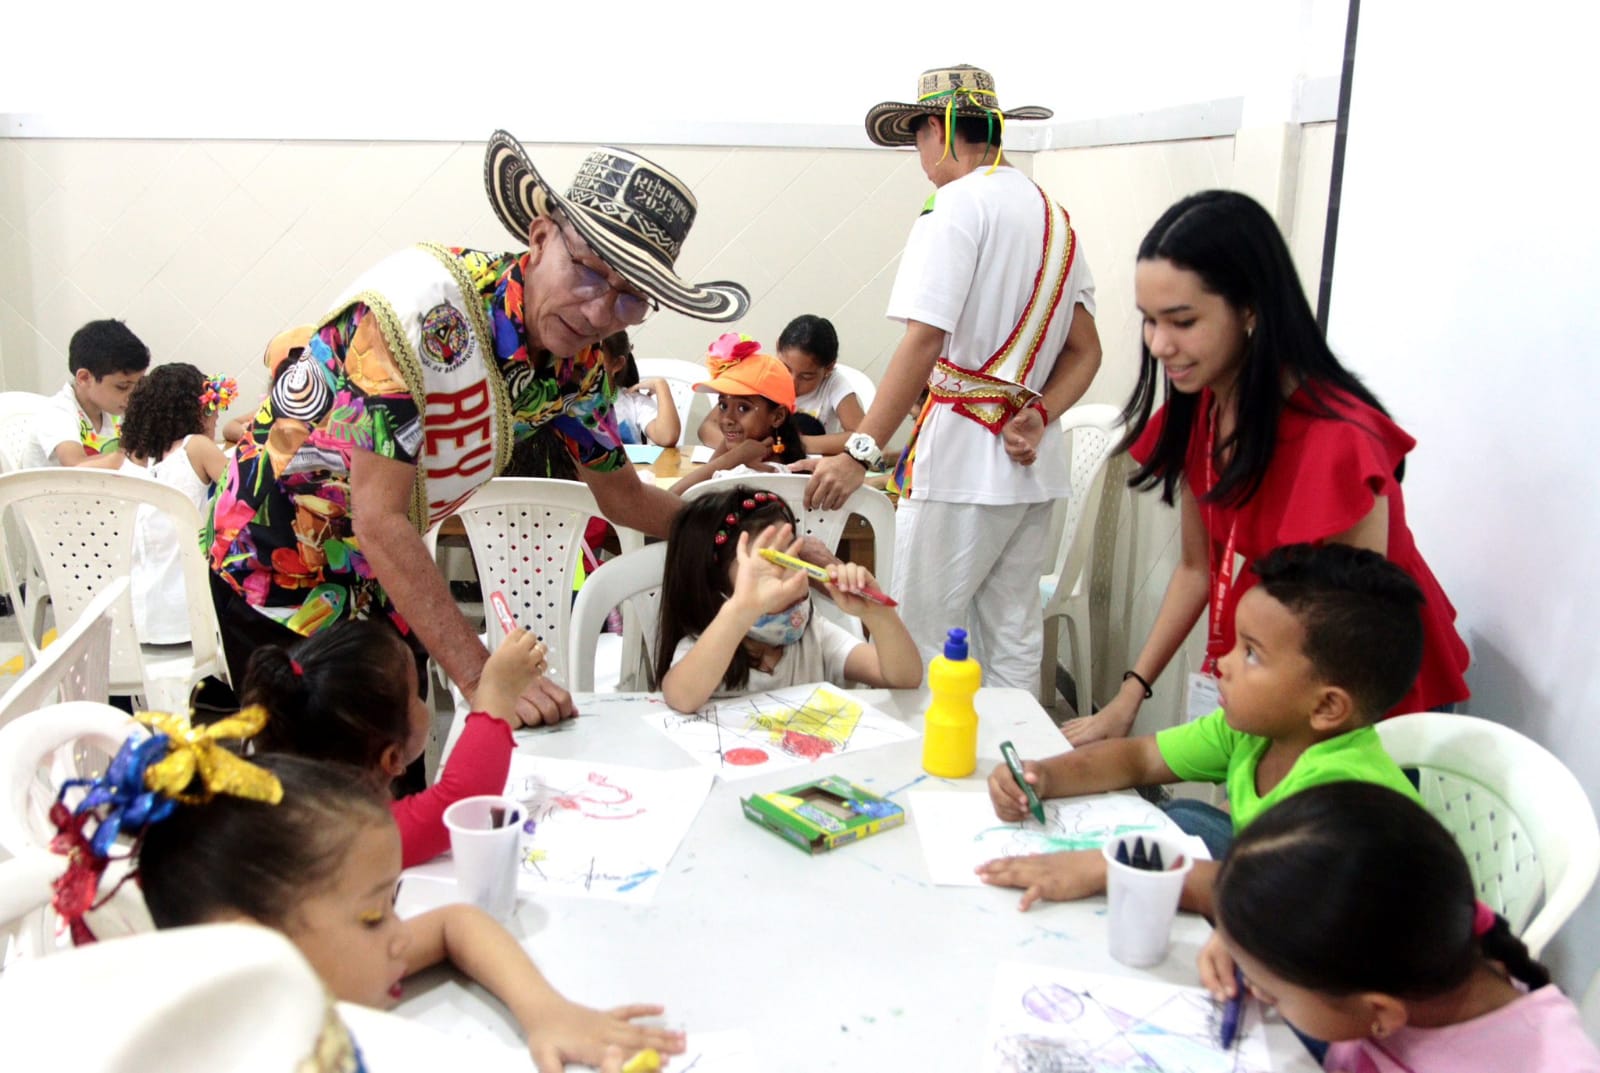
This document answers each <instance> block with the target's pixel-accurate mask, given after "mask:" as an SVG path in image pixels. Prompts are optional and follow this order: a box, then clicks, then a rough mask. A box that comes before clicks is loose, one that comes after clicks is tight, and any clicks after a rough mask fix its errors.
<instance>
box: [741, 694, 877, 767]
mask: <svg viewBox="0 0 1600 1073" xmlns="http://www.w3.org/2000/svg"><path fill="white" fill-rule="evenodd" d="M860 722H861V705H860V704H859V703H858V702H856V701H854V700H851V699H850V698H849V697H846V696H843V695H841V694H839V693H835V692H833V691H832V690H830V689H817V690H815V691H813V692H812V694H811V696H809V697H807V698H806V700H805V701H804V702H803V703H801V704H797V705H788V704H785V705H782V706H780V707H776V708H771V709H766V710H761V711H756V712H754V713H752V714H751V716H750V722H749V724H748V726H747V729H750V730H758V729H759V730H764V731H766V732H767V737H768V741H769V742H770V743H771V744H773V745H776V746H778V747H780V748H782V749H783V750H784V751H785V752H788V753H791V754H793V755H798V756H808V757H811V758H815V757H816V756H819V755H822V754H824V753H832V752H837V751H838V750H840V749H843V748H844V747H845V746H846V745H847V744H848V743H849V741H850V736H851V735H852V734H854V733H855V731H856V724H858V723H860Z"/></svg>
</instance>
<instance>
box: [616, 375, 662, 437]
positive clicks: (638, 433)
mask: <svg viewBox="0 0 1600 1073" xmlns="http://www.w3.org/2000/svg"><path fill="white" fill-rule="evenodd" d="M613 410H614V411H615V413H616V415H617V428H618V429H619V430H621V433H622V442H623V443H649V442H650V437H649V435H648V434H646V432H645V429H647V428H649V427H650V422H652V421H654V420H655V419H656V414H658V413H659V412H660V411H659V410H658V409H657V407H656V399H655V396H654V395H646V394H645V393H644V392H642V391H636V390H634V389H633V388H623V389H622V390H621V391H618V392H617V401H616V404H615V405H614V407H613Z"/></svg>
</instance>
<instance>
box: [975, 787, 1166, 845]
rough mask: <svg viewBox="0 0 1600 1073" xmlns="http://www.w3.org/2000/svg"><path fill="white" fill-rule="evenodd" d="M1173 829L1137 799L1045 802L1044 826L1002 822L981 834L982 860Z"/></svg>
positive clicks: (1143, 801) (1091, 843)
mask: <svg viewBox="0 0 1600 1073" xmlns="http://www.w3.org/2000/svg"><path fill="white" fill-rule="evenodd" d="M1170 830H1172V822H1171V821H1170V820H1168V819H1167V817H1166V814H1165V813H1163V812H1162V811H1161V810H1160V809H1158V808H1156V807H1155V806H1154V805H1152V804H1150V803H1148V802H1146V801H1145V800H1144V799H1143V798H1138V797H1128V796H1120V797H1100V798H1093V799H1090V800H1084V801H1075V800H1071V799H1066V800H1058V801H1046V802H1045V803H1044V823H1042V824H1040V823H1033V822H1024V823H1003V824H995V825H993V826H991V827H986V828H984V829H983V830H982V831H979V832H978V833H977V835H976V836H975V837H974V841H976V842H979V843H982V844H983V854H984V859H985V860H989V859H992V858H995V857H1020V856H1024V855H1026V854H1030V853H1059V852H1061V851H1062V850H1077V849H1099V848H1100V847H1101V846H1103V845H1105V844H1106V843H1107V842H1108V841H1110V840H1111V839H1113V838H1119V837H1121V836H1122V835H1130V834H1137V833H1141V832H1156V831H1170Z"/></svg>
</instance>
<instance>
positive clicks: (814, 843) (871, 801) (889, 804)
mask: <svg viewBox="0 0 1600 1073" xmlns="http://www.w3.org/2000/svg"><path fill="white" fill-rule="evenodd" d="M743 804H744V814H745V816H746V817H748V818H749V819H750V820H752V821H754V822H756V823H759V824H760V825H761V826H763V827H765V828H766V829H767V830H769V831H771V832H773V833H774V834H776V835H779V836H781V837H783V838H786V839H788V840H789V841H790V842H793V843H794V844H795V845H796V846H799V847H800V848H801V849H803V850H805V851H806V852H807V853H810V854H813V855H815V854H818V853H825V852H827V851H828V850H830V849H834V848H835V847H837V846H842V845H844V844H845V843H847V842H855V841H857V840H859V839H863V838H866V837H867V836H868V835H873V834H877V833H878V832H879V831H887V830H889V829H890V828H892V827H899V826H900V825H901V824H903V823H905V822H906V813H905V809H903V808H901V807H900V806H899V805H897V804H895V803H894V802H893V801H889V800H886V799H885V798H882V797H879V796H878V795H877V794H874V793H871V792H869V791H867V790H863V789H862V788H861V787H859V786H856V785H855V784H853V783H849V782H846V781H845V780H844V779H841V778H838V777H836V776H829V777H827V778H825V779H816V780H814V781H812V782H807V783H802V784H800V785H799V786H792V787H790V788H789V789H787V790H779V791H777V792H776V793H770V794H752V795H751V796H749V797H747V798H744V799H743Z"/></svg>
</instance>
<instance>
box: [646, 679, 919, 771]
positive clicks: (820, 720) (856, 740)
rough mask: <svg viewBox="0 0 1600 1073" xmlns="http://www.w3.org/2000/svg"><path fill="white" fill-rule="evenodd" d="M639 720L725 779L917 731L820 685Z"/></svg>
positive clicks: (884, 742)
mask: <svg viewBox="0 0 1600 1073" xmlns="http://www.w3.org/2000/svg"><path fill="white" fill-rule="evenodd" d="M640 718H642V719H644V720H645V722H646V723H648V724H649V725H651V726H653V727H655V728H656V729H657V730H659V731H661V732H662V733H663V734H665V735H666V736H667V737H669V738H671V739H672V740H673V741H674V742H675V743H677V744H678V745H679V746H681V747H682V748H683V750H684V751H685V752H687V753H688V754H689V755H690V756H692V757H694V758H695V759H696V760H697V761H699V762H700V763H701V764H703V765H705V766H706V767H708V768H710V769H711V770H712V771H715V772H716V773H717V774H718V775H721V776H722V777H723V778H724V779H729V780H732V779H744V778H749V777H750V776H752V775H762V774H766V773H767V772H769V771H777V770H781V769H783V768H798V767H804V766H806V765H809V764H812V763H815V762H816V761H818V760H820V759H822V758H823V757H825V756H835V755H837V754H839V753H845V752H852V751H855V750H858V749H870V748H872V747H873V746H875V745H890V744H893V743H894V742H897V741H907V740H909V739H911V738H915V737H916V736H917V734H916V731H914V730H912V729H911V728H910V727H908V726H906V725H905V724H904V723H902V722H901V721H900V720H898V719H896V718H895V717H894V716H892V715H890V714H888V713H887V712H884V711H880V710H879V709H877V708H874V707H872V706H871V705H870V704H863V703H862V702H861V701H860V700H859V699H857V698H856V697H854V696H853V695H851V694H850V693H849V692H848V691H847V690H842V689H838V688H836V687H834V686H831V685H826V684H820V683H813V684H811V685H803V686H791V687H790V688H788V689H779V690H774V691H773V692H771V693H762V694H759V695H752V696H747V697H736V698H732V699H728V700H717V701H712V702H711V703H710V704H708V705H706V706H705V707H704V708H702V709H700V710H699V711H698V712H695V713H694V714H693V715H680V714H679V713H677V712H674V711H672V710H671V709H670V708H664V709H662V710H661V711H660V712H651V713H649V714H646V715H643V716H641V717H640Z"/></svg>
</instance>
